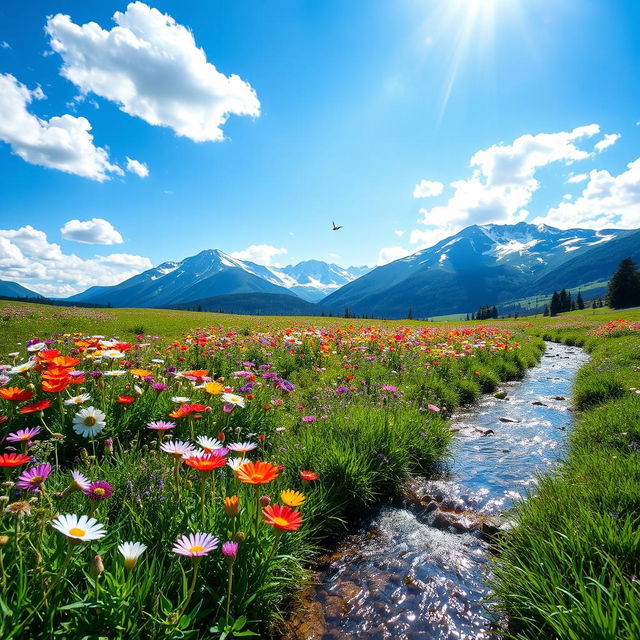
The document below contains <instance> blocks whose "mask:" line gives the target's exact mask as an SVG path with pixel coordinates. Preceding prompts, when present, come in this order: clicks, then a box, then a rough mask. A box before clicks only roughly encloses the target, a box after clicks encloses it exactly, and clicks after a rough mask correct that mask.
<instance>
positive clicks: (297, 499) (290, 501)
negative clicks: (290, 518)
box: [280, 489, 306, 507]
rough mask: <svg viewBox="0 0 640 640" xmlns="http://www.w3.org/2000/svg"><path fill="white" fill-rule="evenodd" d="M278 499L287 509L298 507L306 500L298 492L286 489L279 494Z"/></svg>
mask: <svg viewBox="0 0 640 640" xmlns="http://www.w3.org/2000/svg"><path fill="white" fill-rule="evenodd" d="M280 499H281V500H282V502H284V503H285V504H286V505H287V506H289V507H299V506H300V505H301V504H302V503H303V502H304V501H305V500H306V498H305V497H304V495H302V494H301V493H300V492H299V491H294V490H293V489H287V490H286V491H283V492H282V493H281V494H280Z"/></svg>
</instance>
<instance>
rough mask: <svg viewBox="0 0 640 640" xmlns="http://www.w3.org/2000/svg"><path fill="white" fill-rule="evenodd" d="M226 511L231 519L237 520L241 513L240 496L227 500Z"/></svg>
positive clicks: (225, 501) (225, 500) (225, 502)
mask: <svg viewBox="0 0 640 640" xmlns="http://www.w3.org/2000/svg"><path fill="white" fill-rule="evenodd" d="M224 510H225V512H226V514H227V515H228V516H229V517H230V518H235V517H236V516H237V515H238V514H239V513H240V498H238V496H230V497H227V498H225V499H224Z"/></svg>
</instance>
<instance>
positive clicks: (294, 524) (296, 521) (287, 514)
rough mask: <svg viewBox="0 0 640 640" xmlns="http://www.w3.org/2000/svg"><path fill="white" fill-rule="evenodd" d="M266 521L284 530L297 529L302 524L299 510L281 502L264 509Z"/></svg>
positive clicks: (263, 513)
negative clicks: (284, 505)
mask: <svg viewBox="0 0 640 640" xmlns="http://www.w3.org/2000/svg"><path fill="white" fill-rule="evenodd" d="M262 515H263V516H264V521H265V522H266V523H267V524H270V525H271V526H272V527H275V528H276V529H281V530H282V531H297V530H298V529H299V528H300V525H301V524H302V517H301V516H300V512H299V511H295V510H294V509H291V508H290V507H283V506H281V505H279V504H274V505H269V506H268V507H265V508H264V509H263V510H262Z"/></svg>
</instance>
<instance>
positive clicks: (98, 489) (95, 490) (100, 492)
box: [93, 487, 106, 496]
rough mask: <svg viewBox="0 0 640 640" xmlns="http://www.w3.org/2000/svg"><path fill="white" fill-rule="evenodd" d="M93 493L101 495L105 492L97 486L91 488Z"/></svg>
mask: <svg viewBox="0 0 640 640" xmlns="http://www.w3.org/2000/svg"><path fill="white" fill-rule="evenodd" d="M93 493H95V494H96V495H97V496H103V495H104V494H105V493H106V492H105V490H104V489H103V488H102V487H98V488H97V489H94V490H93Z"/></svg>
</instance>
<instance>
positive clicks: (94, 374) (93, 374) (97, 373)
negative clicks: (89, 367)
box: [89, 371, 102, 378]
mask: <svg viewBox="0 0 640 640" xmlns="http://www.w3.org/2000/svg"><path fill="white" fill-rule="evenodd" d="M89 375H90V376H91V377H92V378H101V377H102V371H92V372H91V373H90V374H89Z"/></svg>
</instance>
